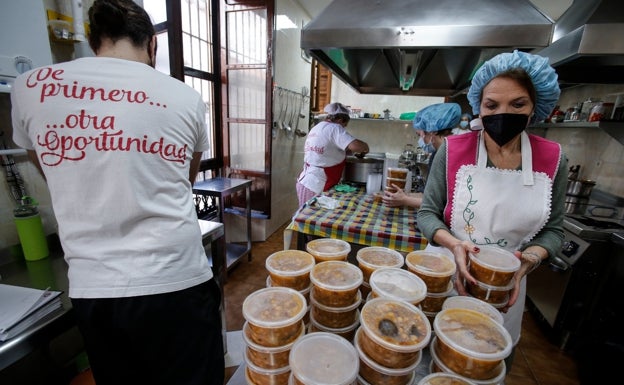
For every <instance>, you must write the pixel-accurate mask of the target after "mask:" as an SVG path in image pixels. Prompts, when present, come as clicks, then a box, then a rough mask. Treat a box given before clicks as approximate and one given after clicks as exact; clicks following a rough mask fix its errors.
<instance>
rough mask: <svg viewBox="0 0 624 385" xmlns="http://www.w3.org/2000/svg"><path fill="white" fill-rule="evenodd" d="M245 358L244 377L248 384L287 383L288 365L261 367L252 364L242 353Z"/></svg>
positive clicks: (270, 384)
mask: <svg viewBox="0 0 624 385" xmlns="http://www.w3.org/2000/svg"><path fill="white" fill-rule="evenodd" d="M243 358H244V360H245V364H246V365H245V379H246V380H247V384H249V385H288V378H289V377H290V366H285V367H283V368H277V369H263V368H261V367H258V366H256V365H254V364H253V363H252V362H251V361H250V360H249V358H248V357H247V354H243Z"/></svg>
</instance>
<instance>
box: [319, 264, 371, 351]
mask: <svg viewBox="0 0 624 385" xmlns="http://www.w3.org/2000/svg"><path fill="white" fill-rule="evenodd" d="M362 280H363V278H362V271H361V270H360V269H359V268H358V267H357V266H355V265H353V264H351V263H349V262H346V261H326V262H320V263H317V264H316V265H314V267H313V268H312V271H311V272H310V281H311V282H312V290H311V292H310V302H311V310H310V327H309V329H308V330H309V331H310V332H316V331H321V332H328V333H334V334H337V335H340V336H342V337H344V338H346V339H347V340H349V341H351V340H353V335H354V334H355V329H356V328H357V326H358V324H359V317H358V307H359V306H360V302H361V301H362V294H361V293H360V290H359V288H360V286H361V285H362Z"/></svg>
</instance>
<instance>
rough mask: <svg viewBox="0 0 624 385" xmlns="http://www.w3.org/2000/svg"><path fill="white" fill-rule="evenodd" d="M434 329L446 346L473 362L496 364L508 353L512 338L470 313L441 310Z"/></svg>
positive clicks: (479, 316)
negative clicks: (474, 360) (473, 359)
mask: <svg viewBox="0 0 624 385" xmlns="http://www.w3.org/2000/svg"><path fill="white" fill-rule="evenodd" d="M433 329H434V331H435V335H436V336H437V337H438V338H439V339H440V340H441V341H443V342H444V343H445V344H446V345H448V346H450V347H452V348H453V349H455V350H456V351H458V352H460V353H463V354H464V355H467V356H469V357H472V358H476V359H481V360H484V361H495V360H502V359H504V358H506V357H507V356H508V355H509V353H511V348H512V341H511V336H510V335H509V332H508V331H507V330H506V329H505V328H504V327H503V325H501V324H499V323H498V322H496V321H494V320H493V319H491V318H490V317H488V316H487V315H485V314H482V313H479V312H477V311H475V310H472V309H463V308H451V309H444V310H441V311H440V312H438V314H437V315H436V317H435V320H434V321H433Z"/></svg>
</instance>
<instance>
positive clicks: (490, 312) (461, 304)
mask: <svg viewBox="0 0 624 385" xmlns="http://www.w3.org/2000/svg"><path fill="white" fill-rule="evenodd" d="M452 308H462V309H472V310H475V311H478V312H479V313H482V314H485V315H486V316H488V317H490V318H491V319H493V320H494V321H496V322H498V323H499V324H501V325H502V324H503V321H504V320H503V315H502V314H501V312H500V311H499V310H498V309H496V308H495V307H494V306H492V305H490V304H489V303H487V302H485V301H483V300H480V299H479V298H475V297H468V296H465V295H456V296H454V297H448V298H447V299H446V301H444V303H443V304H442V310H444V309H452Z"/></svg>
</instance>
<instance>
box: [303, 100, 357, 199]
mask: <svg viewBox="0 0 624 385" xmlns="http://www.w3.org/2000/svg"><path fill="white" fill-rule="evenodd" d="M324 111H325V112H326V113H327V117H326V118H325V120H324V121H322V122H320V123H318V124H317V125H315V126H314V127H312V129H311V130H310V132H309V133H308V136H307V138H306V141H305V144H304V159H303V160H304V164H303V170H302V171H301V173H300V174H299V177H298V178H297V183H296V189H297V198H298V199H299V207H301V206H303V204H304V203H306V202H307V201H308V200H310V199H311V198H312V197H314V196H316V195H318V194H320V193H321V192H323V191H327V190H329V189H330V188H332V187H333V186H335V185H336V184H338V182H340V178H341V177H342V171H343V170H344V167H345V161H346V156H347V154H349V153H350V154H355V155H356V156H364V155H366V154H367V153H368V152H369V148H368V144H366V143H365V142H363V141H361V140H359V139H356V138H354V137H353V136H352V135H351V134H349V133H348V132H347V130H346V127H347V125H348V124H349V120H350V117H349V109H348V108H347V107H345V106H343V105H342V104H340V103H331V104H328V105H327V106H325V108H324Z"/></svg>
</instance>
